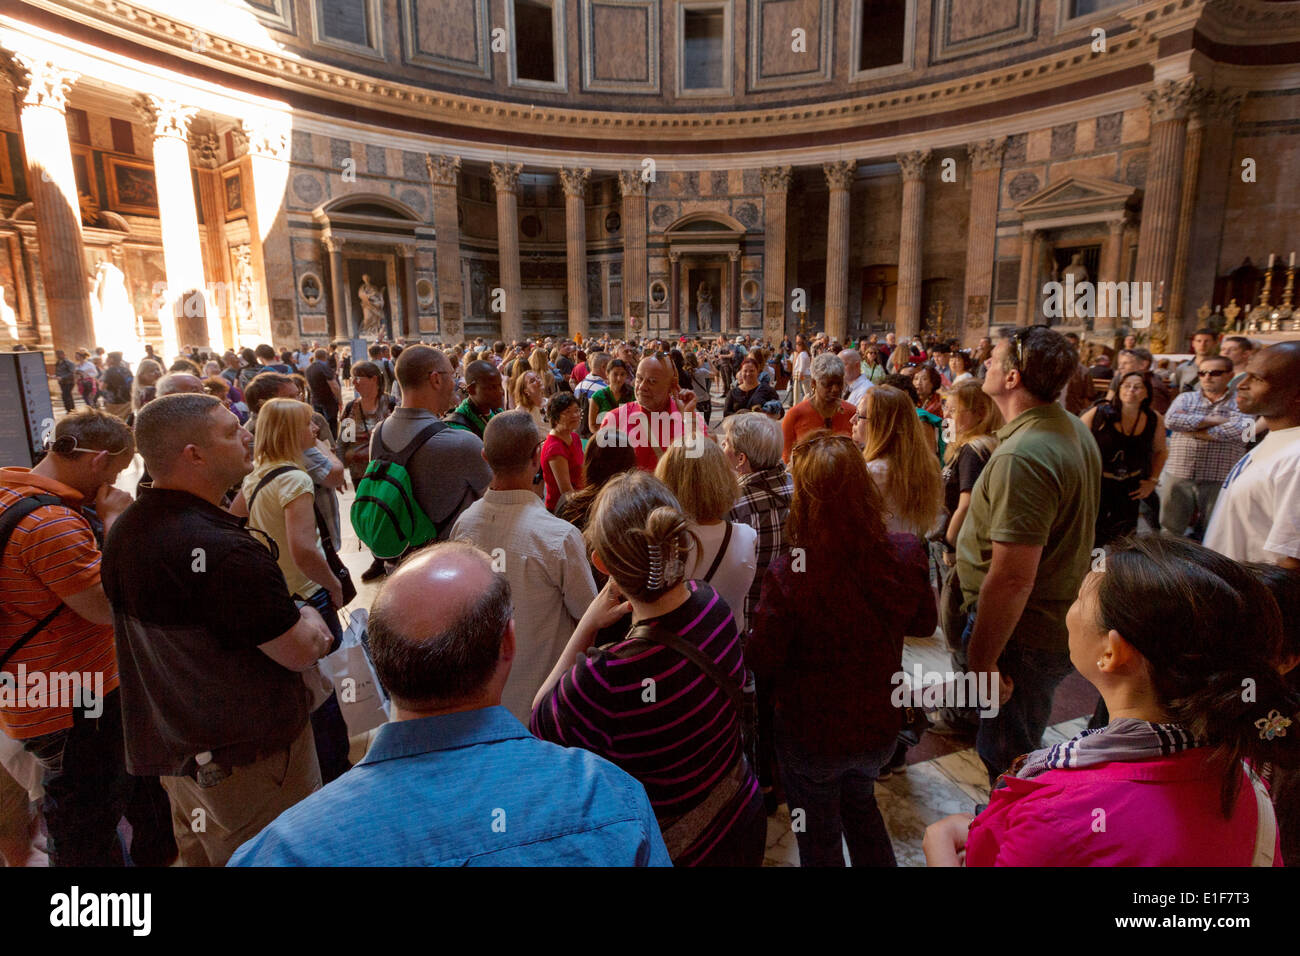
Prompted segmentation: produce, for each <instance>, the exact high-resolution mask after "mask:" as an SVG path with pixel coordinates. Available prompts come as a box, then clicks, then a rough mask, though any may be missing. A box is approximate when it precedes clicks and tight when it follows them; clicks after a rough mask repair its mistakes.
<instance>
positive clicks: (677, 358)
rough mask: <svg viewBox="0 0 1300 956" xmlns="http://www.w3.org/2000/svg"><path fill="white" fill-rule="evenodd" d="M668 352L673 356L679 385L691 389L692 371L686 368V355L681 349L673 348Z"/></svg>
mask: <svg viewBox="0 0 1300 956" xmlns="http://www.w3.org/2000/svg"><path fill="white" fill-rule="evenodd" d="M668 354H669V355H670V356H672V360H673V369H674V370H675V371H676V372H677V387H678V388H684V389H687V390H688V391H689V390H690V387H691V373H690V372H689V371H687V369H686V356H684V355H683V354H682V350H681V349H673V350H672V351H670V352H669V353H668Z"/></svg>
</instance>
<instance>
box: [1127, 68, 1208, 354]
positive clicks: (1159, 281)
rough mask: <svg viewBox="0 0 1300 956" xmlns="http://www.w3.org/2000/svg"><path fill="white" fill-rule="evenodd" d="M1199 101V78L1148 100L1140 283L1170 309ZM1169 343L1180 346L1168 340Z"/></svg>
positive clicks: (1162, 88) (1163, 87)
mask: <svg viewBox="0 0 1300 956" xmlns="http://www.w3.org/2000/svg"><path fill="white" fill-rule="evenodd" d="M1196 96H1197V88H1196V80H1195V78H1194V77H1188V78H1186V79H1184V80H1178V81H1174V80H1168V81H1166V82H1164V83H1161V84H1160V85H1158V86H1157V87H1156V88H1155V89H1153V90H1151V91H1150V92H1149V93H1147V95H1146V99H1147V109H1148V110H1149V111H1150V114H1151V133H1150V144H1151V145H1150V147H1149V152H1148V161H1147V168H1148V170H1149V172H1148V174H1147V183H1146V191H1145V194H1144V196H1143V200H1142V225H1141V228H1140V230H1139V232H1138V258H1137V270H1136V271H1137V275H1136V276H1135V278H1136V280H1137V281H1138V282H1149V283H1151V290H1152V301H1153V302H1155V303H1160V301H1161V295H1162V291H1163V296H1164V304H1165V306H1166V307H1167V306H1168V305H1169V301H1170V298H1169V296H1170V293H1171V292H1172V281H1173V271H1174V250H1175V248H1176V247H1177V244H1178V231H1179V221H1178V216H1179V206H1180V204H1181V202H1182V194H1183V153H1184V150H1185V148H1186V143H1187V113H1188V108H1189V106H1190V105H1191V104H1192V102H1193V100H1194V98H1195V97H1196ZM1166 312H1167V313H1168V309H1167V308H1166ZM1166 341H1167V342H1170V341H1175V340H1172V339H1168V338H1166Z"/></svg>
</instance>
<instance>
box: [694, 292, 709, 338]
mask: <svg viewBox="0 0 1300 956" xmlns="http://www.w3.org/2000/svg"><path fill="white" fill-rule="evenodd" d="M695 314H696V315H697V316H699V319H700V331H701V332H710V331H712V330H713V293H712V292H711V291H710V290H709V284H708V283H707V282H701V283H700V287H699V288H698V289H697V290H696V291H695Z"/></svg>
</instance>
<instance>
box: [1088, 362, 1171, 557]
mask: <svg viewBox="0 0 1300 956" xmlns="http://www.w3.org/2000/svg"><path fill="white" fill-rule="evenodd" d="M1079 420H1080V421H1081V422H1083V423H1084V424H1085V425H1087V426H1088V427H1089V428H1090V429H1091V430H1092V437H1093V438H1094V439H1096V441H1097V447H1098V448H1099V449H1100V450H1101V468H1102V474H1101V507H1100V509H1099V510H1098V511H1097V536H1096V538H1095V539H1094V541H1093V543H1094V545H1095V546H1096V547H1099V548H1103V547H1105V546H1106V545H1108V544H1110V543H1111V542H1112V541H1114V540H1115V539H1116V538H1121V537H1123V536H1124V535H1126V534H1132V533H1133V532H1134V531H1136V530H1137V521H1138V507H1139V505H1138V502H1140V501H1141V500H1142V499H1143V498H1146V497H1147V496H1148V495H1150V494H1151V493H1152V492H1153V491H1155V489H1156V481H1157V479H1159V477H1160V471H1161V469H1162V468H1164V466H1165V459H1167V458H1168V457H1169V449H1168V446H1167V445H1166V443H1165V421H1164V416H1163V415H1161V414H1160V413H1159V412H1157V411H1156V410H1155V409H1153V408H1152V407H1151V382H1150V380H1149V379H1148V378H1147V373H1146V372H1126V373H1125V374H1124V375H1122V376H1120V378H1119V381H1118V383H1117V384H1116V385H1115V386H1114V387H1113V388H1112V389H1111V391H1110V394H1109V395H1107V396H1106V400H1105V401H1104V402H1102V403H1100V404H1098V405H1094V406H1093V407H1092V408H1090V409H1088V410H1087V411H1085V412H1084V413H1083V414H1082V415H1080V416H1079Z"/></svg>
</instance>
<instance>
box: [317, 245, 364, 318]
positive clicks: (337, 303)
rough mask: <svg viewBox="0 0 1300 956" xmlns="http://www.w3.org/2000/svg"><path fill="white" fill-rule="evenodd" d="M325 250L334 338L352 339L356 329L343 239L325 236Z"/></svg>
mask: <svg viewBox="0 0 1300 956" xmlns="http://www.w3.org/2000/svg"><path fill="white" fill-rule="evenodd" d="M324 242H325V250H326V252H328V253H329V259H330V289H331V291H332V293H333V294H332V295H331V299H332V301H331V303H330V306H331V308H330V312H331V314H332V315H333V316H334V326H333V332H334V338H335V339H336V340H339V339H354V338H356V337H357V330H356V329H355V328H354V327H353V323H352V313H351V311H350V309H349V305H350V304H351V303H350V302H349V299H348V278H347V276H346V275H345V274H344V269H345V266H344V265H343V240H342V239H340V238H339V237H338V236H326V237H325V240H324Z"/></svg>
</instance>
